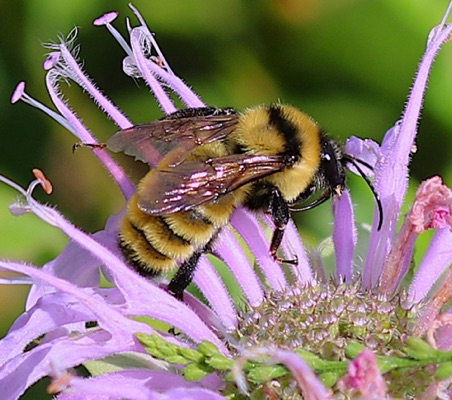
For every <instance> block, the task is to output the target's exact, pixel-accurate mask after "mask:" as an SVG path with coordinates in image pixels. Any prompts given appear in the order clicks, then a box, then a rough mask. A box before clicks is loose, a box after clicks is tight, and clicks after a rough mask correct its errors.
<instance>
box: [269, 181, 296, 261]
mask: <svg viewBox="0 0 452 400" xmlns="http://www.w3.org/2000/svg"><path fill="white" fill-rule="evenodd" d="M270 212H271V215H272V219H273V222H274V224H275V231H274V232H273V236H272V240H271V244H270V255H271V256H272V257H273V258H274V259H275V260H277V261H279V262H284V263H288V264H294V265H297V264H298V258H295V259H293V260H284V259H281V258H278V257H277V255H276V253H277V251H278V249H279V246H280V245H281V241H282V239H283V236H284V230H285V229H286V226H287V223H288V222H289V218H290V211H289V205H288V204H287V201H285V200H284V199H283V197H282V196H281V193H280V192H279V190H278V189H276V188H275V189H274V190H273V192H272V199H271V202H270Z"/></svg>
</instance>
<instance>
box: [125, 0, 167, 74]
mask: <svg viewBox="0 0 452 400" xmlns="http://www.w3.org/2000/svg"><path fill="white" fill-rule="evenodd" d="M129 7H130V8H131V9H132V11H133V13H134V14H135V16H136V17H137V19H138V21H140V23H141V27H142V28H143V31H144V32H145V33H146V34H147V35H146V36H148V39H149V42H150V47H153V48H154V49H155V51H156V53H157V55H158V57H159V59H160V60H161V61H162V63H163V65H164V66H165V69H166V70H167V71H168V72H169V73H170V74H171V75H174V72H173V71H171V68H170V66H169V64H168V63H167V62H166V60H165V56H164V55H163V53H162V51H161V50H160V47H159V46H158V44H157V42H156V40H155V39H154V35H153V34H152V32H151V31H150V30H149V28H148V26H147V25H146V21H145V20H144V19H143V17H142V16H141V14H140V13H139V11H138V10H137V9H136V8H135V7H134V6H133V5H132V4H129Z"/></svg>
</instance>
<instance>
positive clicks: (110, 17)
mask: <svg viewBox="0 0 452 400" xmlns="http://www.w3.org/2000/svg"><path fill="white" fill-rule="evenodd" d="M117 16H118V13H117V12H116V11H113V12H110V13H107V14H104V15H103V16H102V17H99V18H97V19H95V20H94V22H93V24H94V25H95V26H102V25H104V26H106V27H107V29H108V31H109V32H110V33H111V35H112V36H113V37H114V38H115V39H116V41H117V42H118V43H119V45H120V46H121V47H122V48H123V50H124V51H125V52H126V54H128V55H129V56H130V57H133V53H132V49H131V48H130V46H129V44H128V43H127V42H126V40H125V39H124V37H123V36H122V35H121V33H120V32H119V31H118V30H117V29H116V28H115V27H114V26H113V25H111V22H113V21H114V20H115V19H116V17H117ZM129 32H130V30H129Z"/></svg>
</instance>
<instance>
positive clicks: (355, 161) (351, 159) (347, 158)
mask: <svg viewBox="0 0 452 400" xmlns="http://www.w3.org/2000/svg"><path fill="white" fill-rule="evenodd" d="M343 159H344V160H345V161H346V162H349V163H350V164H352V165H353V166H354V167H355V168H356V169H357V170H358V172H359V174H360V175H361V177H362V178H363V179H364V180H365V181H366V183H367V185H368V186H369V188H370V190H371V191H372V194H373V195H374V197H375V201H376V202H377V208H378V214H379V221H378V227H377V231H379V230H380V229H381V226H382V224H383V206H382V205H381V200H380V196H378V194H377V192H376V190H375V188H374V185H372V182H371V181H370V180H369V178H368V177H367V175H366V174H365V173H364V171H363V170H362V169H361V167H360V166H359V165H360V164H361V165H363V166H365V167H366V168H369V169H371V170H372V171H373V168H372V166H371V165H370V164H368V163H367V162H365V161H363V160H360V159H359V158H355V157H353V156H351V155H349V154H344V156H343Z"/></svg>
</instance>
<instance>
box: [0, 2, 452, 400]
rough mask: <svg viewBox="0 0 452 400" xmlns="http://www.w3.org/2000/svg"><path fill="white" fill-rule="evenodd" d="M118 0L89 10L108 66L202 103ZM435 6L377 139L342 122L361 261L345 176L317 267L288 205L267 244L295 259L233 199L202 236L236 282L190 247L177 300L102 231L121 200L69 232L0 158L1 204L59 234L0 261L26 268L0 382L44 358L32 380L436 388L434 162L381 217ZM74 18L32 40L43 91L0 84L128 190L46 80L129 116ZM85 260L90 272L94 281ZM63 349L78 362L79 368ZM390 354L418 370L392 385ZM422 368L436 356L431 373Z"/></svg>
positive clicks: (93, 388) (407, 135) (59, 384)
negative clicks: (96, 11)
mask: <svg viewBox="0 0 452 400" xmlns="http://www.w3.org/2000/svg"><path fill="white" fill-rule="evenodd" d="M131 8H132V10H133V11H134V13H135V15H136V17H137V19H138V26H132V25H131V23H130V21H128V24H127V28H128V37H127V38H125V37H123V36H122V35H121V34H120V33H119V32H118V31H117V30H116V29H115V27H114V26H113V22H114V21H115V19H116V18H117V16H118V14H117V13H116V12H110V13H107V14H105V15H104V16H102V17H100V18H98V19H96V20H95V21H94V25H96V26H105V27H106V28H107V29H108V31H109V32H110V33H111V34H112V36H113V37H114V38H115V39H116V40H117V42H118V43H119V44H120V46H121V47H122V49H123V50H124V52H125V58H124V61H123V70H124V72H125V73H126V74H127V75H129V76H130V77H132V78H134V79H142V80H144V82H145V84H146V85H147V87H148V88H149V90H150V92H151V93H152V94H153V95H154V96H155V99H156V101H157V103H158V104H159V106H160V107H161V110H162V112H163V113H164V114H170V113H173V112H175V111H177V109H178V108H177V107H176V105H175V104H174V102H173V100H172V97H171V94H172V93H173V94H176V95H177V96H178V97H179V99H180V101H181V102H182V103H183V104H184V107H186V108H198V107H205V104H204V103H203V102H202V100H201V99H200V98H199V96H198V95H197V94H195V93H194V92H193V90H192V89H191V88H189V87H188V86H187V85H186V84H185V83H184V82H183V81H182V80H181V79H180V78H179V77H178V76H177V75H175V74H174V72H173V71H172V70H171V68H170V66H169V64H168V62H167V60H166V59H165V57H164V55H163V53H162V51H161V50H160V48H159V46H158V44H157V42H156V40H155V37H154V35H153V33H151V31H150V30H149V28H148V27H147V25H146V23H145V21H144V20H143V18H142V17H141V15H140V14H139V13H138V11H137V10H136V9H135V8H133V7H132V6H131ZM450 8H451V6H450V7H449V9H448V12H447V13H446V16H445V18H444V20H443V22H442V23H441V25H439V26H438V27H436V28H435V29H434V30H433V31H432V33H431V35H430V37H429V41H428V44H427V49H426V52H425V54H424V57H423V59H422V61H421V63H420V66H419V71H418V74H417V76H416V79H415V82H414V85H413V87H412V91H411V95H410V97H409V99H408V102H407V106H406V109H405V112H404V114H403V116H402V119H401V120H400V121H398V122H397V123H396V124H395V125H394V127H392V128H391V129H390V130H389V131H388V133H387V134H386V136H385V138H384V140H383V143H382V145H381V146H379V145H378V144H377V143H375V142H372V141H369V140H360V139H357V138H352V139H350V140H349V141H348V143H347V144H346V153H347V154H349V155H350V156H353V157H356V158H357V159H360V160H362V161H364V162H365V163H366V164H367V167H365V168H363V169H364V171H365V173H366V174H367V175H369V176H370V177H372V176H373V184H374V187H375V190H376V193H377V194H378V198H379V200H380V201H381V204H382V206H383V221H382V226H381V229H378V225H379V221H378V218H379V217H378V214H376V216H375V221H374V226H373V227H372V229H371V232H370V242H369V244H368V246H369V247H368V252H367V255H366V259H365V260H364V263H363V266H362V267H361V265H360V262H359V260H357V259H356V256H355V248H356V246H357V243H358V242H359V241H360V240H362V238H360V237H359V235H358V231H357V229H356V222H355V216H354V212H353V206H352V198H351V195H350V193H349V192H348V190H344V191H343V192H342V194H341V195H340V196H336V197H335V198H334V200H333V212H334V227H333V231H332V245H331V246H330V247H331V248H334V249H333V250H332V251H334V255H335V260H336V272H335V276H334V277H332V278H330V277H327V274H326V272H325V271H323V269H322V265H323V261H322V257H321V255H316V254H315V253H314V252H312V253H311V254H308V252H307V251H306V250H305V248H304V246H303V243H302V242H301V239H300V237H299V235H298V233H297V231H296V228H295V226H294V224H293V222H292V221H289V223H288V226H287V228H286V231H285V236H284V240H283V242H282V245H281V252H282V255H283V257H284V259H294V258H295V256H296V258H297V259H298V264H297V265H294V264H288V265H282V264H280V263H278V262H277V261H275V260H274V258H273V257H272V256H271V255H270V254H269V239H268V236H269V235H268V231H271V230H273V229H274V227H273V223H272V222H271V221H270V219H269V218H268V217H267V216H265V215H254V214H252V213H250V212H249V211H247V210H246V209H244V208H239V209H237V210H236V211H235V213H234V214H233V216H232V218H231V221H230V222H231V223H230V225H228V226H227V227H226V228H224V229H223V230H222V231H221V233H220V235H219V237H218V238H217V240H216V242H215V247H214V249H213V250H214V254H215V257H216V258H218V259H220V260H221V261H223V262H224V264H226V266H227V267H228V268H229V270H230V271H231V273H232V275H233V278H234V280H235V282H236V283H237V285H236V286H237V287H239V288H240V290H241V294H240V295H239V296H235V295H233V294H232V293H233V291H232V290H230V289H229V288H227V287H226V285H225V283H224V282H223V280H222V279H221V278H220V276H219V274H218V272H217V270H216V268H215V267H214V265H213V263H212V261H211V260H212V258H207V257H206V256H205V255H203V256H202V257H201V259H200V261H199V265H198V267H197V270H196V273H195V276H194V280H193V282H194V284H195V285H196V286H197V287H198V288H199V290H200V291H201V293H202V295H203V297H204V299H205V302H203V301H201V300H199V299H198V298H196V297H195V296H193V295H191V294H190V293H185V296H184V301H183V302H182V301H179V300H177V299H175V298H174V297H173V296H171V295H170V294H169V293H168V292H167V291H166V287H165V285H164V282H163V283H162V284H161V285H159V284H158V283H157V282H154V281H151V280H147V279H144V278H143V277H141V276H139V275H138V274H137V273H136V272H135V271H134V270H133V269H132V268H130V266H129V265H127V262H126V261H125V258H124V256H123V253H122V251H121V250H120V248H119V246H118V230H119V224H120V223H121V220H122V218H123V214H124V212H121V213H120V215H117V216H111V217H110V218H109V219H108V221H107V223H106V225H105V228H104V229H103V230H101V231H99V232H96V233H92V234H91V233H86V232H83V231H82V230H81V229H79V228H77V227H76V226H74V225H73V224H72V223H71V222H70V221H68V220H67V219H66V218H65V217H64V216H63V215H61V214H60V213H59V212H58V211H57V210H56V209H54V208H52V207H49V206H47V205H43V204H41V203H39V202H38V201H36V200H35V199H34V197H33V190H34V188H35V187H36V186H37V185H41V186H42V187H43V188H44V189H45V191H46V192H49V191H51V185H50V182H48V180H47V179H46V178H45V176H44V175H43V174H42V173H41V172H40V171H35V172H34V173H35V177H36V180H35V181H33V182H32V183H31V184H30V186H29V188H28V189H24V188H22V187H20V186H19V185H17V184H16V183H14V182H12V181H10V180H9V179H7V178H5V177H3V176H0V180H1V181H2V182H3V183H5V184H7V185H9V186H11V187H13V188H14V189H16V190H17V191H18V192H19V193H20V194H21V195H22V197H23V200H22V202H19V203H15V204H13V205H12V206H11V212H12V213H13V214H14V215H22V214H24V213H34V214H35V215H37V216H38V217H39V218H41V219H42V220H43V221H44V222H46V223H48V224H50V225H52V226H55V227H56V228H57V229H59V230H61V231H62V232H64V233H65V234H66V235H67V236H68V238H69V239H70V243H69V244H68V245H67V246H66V248H65V249H64V250H63V251H62V252H61V254H60V255H59V256H58V257H57V258H55V259H54V260H52V261H50V262H48V263H47V264H45V265H44V266H43V267H42V268H39V269H38V268H36V267H35V266H32V265H26V264H24V263H20V262H11V261H0V268H1V270H4V271H15V272H17V273H19V274H21V277H14V278H11V277H9V278H1V279H0V282H1V283H3V284H19V283H20V284H24V283H26V284H29V285H30V286H31V290H30V294H29V296H28V299H27V304H26V310H25V312H24V313H23V314H22V315H21V316H20V317H19V318H18V319H17V320H16V322H15V323H14V324H13V326H12V327H11V328H10V330H9V332H8V334H7V335H6V336H5V337H4V338H3V339H2V340H1V341H0V393H2V396H3V397H4V398H7V399H15V398H19V397H20V396H21V395H22V394H23V393H24V392H25V391H26V390H27V388H28V387H30V386H31V385H33V384H34V383H35V382H37V381H38V380H39V379H41V378H42V377H45V376H49V377H51V379H52V382H51V384H50V386H49V388H48V391H49V393H52V394H58V398H61V399H91V398H93V399H94V398H96V399H114V398H132V399H153V398H163V397H164V398H169V399H172V398H182V399H222V398H228V397H233V396H244V395H250V396H254V397H255V398H259V396H260V398H265V396H267V397H268V398H288V397H289V396H294V395H299V394H302V395H303V396H304V398H307V399H330V398H333V396H335V395H336V394H338V393H342V394H346V395H349V396H363V398H389V396H393V395H394V396H396V395H402V396H404V395H406V394H410V395H413V393H414V395H417V394H419V393H435V394H440V393H445V391H446V390H447V388H446V387H445V386H444V384H442V383H441V381H443V380H444V379H446V378H450V376H449V375H447V373H445V372H444V369H446V368H443V370H442V369H441V366H442V365H440V364H439V361H438V360H442V362H443V363H444V364H446V366H447V363H449V364H450V362H451V361H452V360H451V356H450V354H449V355H448V353H446V352H443V351H442V350H450V349H451V343H450V337H451V333H452V332H451V331H452V321H451V318H450V315H451V314H450V311H448V310H444V306H445V305H446V304H447V302H448V301H449V300H450V298H451V293H452V274H451V271H450V265H451V263H452V247H451V246H450V243H452V240H451V239H452V237H451V236H452V233H451V222H452V216H451V215H452V214H451V211H452V192H451V190H450V189H449V188H448V187H447V186H445V185H444V184H443V183H442V181H441V178H439V177H434V178H431V179H429V180H427V181H425V182H423V183H422V184H421V185H420V187H419V189H418V191H417V194H416V199H415V201H414V203H413V205H412V206H411V209H410V211H409V212H408V214H407V215H406V216H405V217H404V218H402V219H403V222H402V227H401V228H400V230H399V231H397V223H398V222H399V220H400V219H401V212H400V210H401V206H402V204H403V202H404V199H405V193H406V191H407V185H408V163H409V157H410V152H411V150H412V148H413V144H414V139H415V135H416V127H417V123H418V119H419V115H420V109H421V105H422V100H423V95H424V91H425V87H426V83H427V80H428V75H429V71H430V67H431V65H432V62H433V59H434V57H435V56H436V54H437V52H438V50H439V48H440V46H441V45H442V44H443V43H444V42H445V41H446V40H447V39H448V38H449V37H450V35H451V32H452V24H446V23H445V21H446V18H447V17H448V13H449V11H450ZM76 34H77V32H76V31H75V30H74V31H73V32H72V33H71V34H70V35H69V37H68V39H66V40H64V39H61V40H60V42H59V43H56V44H51V45H48V48H49V49H50V53H49V55H48V57H47V59H46V60H45V62H44V65H43V68H44V70H45V71H46V85H47V89H48V92H49V95H50V98H51V100H52V102H53V104H54V107H55V109H54V110H53V109H50V108H48V107H46V106H44V105H43V104H41V103H40V102H38V101H37V100H35V99H33V98H32V97H31V96H29V95H28V94H27V93H26V92H25V83H24V82H21V83H19V85H18V86H17V88H16V90H15V92H14V94H13V96H12V102H13V103H15V102H18V101H19V100H22V101H24V102H26V103H28V104H30V105H32V106H34V107H35V108H38V109H40V110H41V111H43V112H44V113H46V114H47V115H48V116H50V117H51V118H53V119H54V120H56V121H57V122H59V123H60V124H61V125H62V126H64V127H65V128H66V129H67V130H68V131H69V132H71V133H72V134H74V135H75V136H76V138H77V141H79V142H81V143H83V144H85V145H87V147H88V148H89V149H90V150H91V151H92V152H93V153H94V155H95V156H96V157H97V158H98V159H99V161H100V162H101V164H102V165H103V166H104V167H105V168H106V169H107V170H108V172H109V173H110V175H111V176H112V178H113V179H114V181H115V182H116V183H117V184H118V186H119V187H120V189H121V191H122V193H123V196H124V199H125V200H126V201H128V200H129V199H130V198H131V197H132V195H133V194H134V193H135V187H134V184H133V183H132V182H131V181H130V180H129V178H128V177H127V175H126V174H125V172H124V171H123V169H122V168H121V167H120V166H119V165H118V164H117V163H116V162H115V160H114V159H113V158H112V157H111V156H110V155H109V153H108V152H107V150H106V149H105V147H104V146H102V145H99V143H98V142H97V140H96V138H95V135H94V133H93V132H91V131H90V129H89V128H88V127H87V126H86V125H85V124H84V123H83V122H82V121H81V120H80V119H79V118H78V117H77V115H76V113H75V112H74V110H72V109H71V107H70V101H69V100H68V99H65V98H64V97H63V94H62V90H61V85H63V84H67V83H70V82H72V83H74V84H76V85H79V86H80V87H81V88H82V89H83V90H84V92H85V93H87V94H88V95H89V96H90V97H91V99H92V100H93V101H94V102H95V103H96V104H97V105H98V107H99V109H100V110H102V112H104V113H105V115H106V116H107V117H108V118H110V119H111V120H112V121H113V122H114V123H115V124H116V125H117V126H118V129H120V130H124V129H127V128H130V127H132V126H133V125H134V123H133V122H132V121H130V119H129V118H128V117H127V116H126V115H125V114H124V113H123V112H122V111H121V110H120V108H119V107H118V106H116V105H115V104H113V102H112V101H111V100H109V99H108V98H107V97H106V96H105V94H104V93H103V92H102V90H100V89H99V88H98V87H97V86H96V85H95V84H94V83H93V81H92V80H91V79H90V77H89V76H88V75H87V74H86V72H85V71H84V70H83V68H82V63H81V62H80V61H79V60H78V57H77V47H76V46H75V40H76ZM126 152H127V151H126ZM133 155H136V153H135V154H133ZM370 167H372V168H370ZM351 169H352V170H353V168H351ZM426 229H434V230H435V235H434V237H433V239H432V241H431V244H430V246H429V248H428V250H427V252H426V254H425V256H424V259H423V261H422V263H421V265H420V266H419V268H418V269H417V271H416V274H415V276H414V279H413V280H412V281H411V282H408V283H407V284H405V281H404V278H405V277H406V275H407V272H408V271H409V268H410V263H411V259H412V254H413V249H414V248H415V243H416V239H417V237H418V236H419V235H420V234H421V233H422V232H423V231H424V230H426ZM242 239H243V240H242ZM243 243H245V245H246V246H244V244H243ZM245 247H248V249H249V250H250V251H251V252H252V254H253V259H254V260H255V263H256V265H257V268H256V266H255V265H254V260H253V261H250V258H249V257H248V255H247V251H246V249H245ZM314 270H315V271H316V273H314ZM81 271H83V272H82V273H81ZM357 272H359V273H358V274H357ZM101 274H103V275H104V276H105V277H107V279H108V281H109V283H110V285H109V286H108V287H102V286H101ZM136 317H147V319H146V321H148V320H149V319H152V320H153V321H157V323H149V322H143V321H144V320H143V318H136ZM169 327H170V328H171V329H169ZM174 331H177V332H179V334H178V335H174V334H173V332H174ZM420 337H424V338H425V339H426V341H423V340H421V339H420ZM448 357H449V358H448ZM426 360H427V361H426ZM80 365H83V366H84V367H85V368H86V370H87V371H88V372H89V374H90V378H89V379H88V378H86V377H83V376H82V375H81V374H80V373H79V370H78V369H77V367H79V366H80ZM402 367H403V368H405V369H404V371H408V373H409V374H412V375H414V374H416V375H417V376H419V377H420V378H419V379H421V381H422V382H421V384H419V385H417V387H416V388H412V387H410V386H407V385H406V380H404V379H403V373H400V368H402ZM435 369H437V370H438V371H439V372H438V373H435V374H433V373H432V371H433V370H435ZM441 373H442V375H441ZM401 375H402V379H400V376H401Z"/></svg>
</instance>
